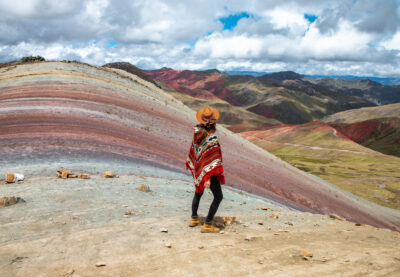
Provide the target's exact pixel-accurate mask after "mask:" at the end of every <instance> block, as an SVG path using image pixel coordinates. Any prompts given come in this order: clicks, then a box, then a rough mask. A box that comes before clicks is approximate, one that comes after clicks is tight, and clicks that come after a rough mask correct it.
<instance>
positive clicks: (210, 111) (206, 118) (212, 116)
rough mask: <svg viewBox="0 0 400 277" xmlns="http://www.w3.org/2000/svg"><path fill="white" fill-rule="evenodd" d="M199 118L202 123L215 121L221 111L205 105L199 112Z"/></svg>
mask: <svg viewBox="0 0 400 277" xmlns="http://www.w3.org/2000/svg"><path fill="white" fill-rule="evenodd" d="M196 117H197V120H198V121H199V122H200V123H202V124H207V123H210V124H212V123H215V122H217V120H218V118H219V112H218V110H217V109H214V108H211V107H209V106H205V107H204V108H203V109H201V110H199V111H198V112H197V115H196Z"/></svg>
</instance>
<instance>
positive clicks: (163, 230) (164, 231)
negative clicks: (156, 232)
mask: <svg viewBox="0 0 400 277" xmlns="http://www.w3.org/2000/svg"><path fill="white" fill-rule="evenodd" d="M160 232H161V233H168V229H167V228H161V229H160Z"/></svg>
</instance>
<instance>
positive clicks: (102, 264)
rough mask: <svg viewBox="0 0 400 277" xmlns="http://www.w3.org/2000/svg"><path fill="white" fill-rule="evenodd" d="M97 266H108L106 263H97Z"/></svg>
mask: <svg viewBox="0 0 400 277" xmlns="http://www.w3.org/2000/svg"><path fill="white" fill-rule="evenodd" d="M96 266H97V267H101V266H106V263H104V262H98V263H96Z"/></svg>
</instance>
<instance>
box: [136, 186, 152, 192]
mask: <svg viewBox="0 0 400 277" xmlns="http://www.w3.org/2000/svg"><path fill="white" fill-rule="evenodd" d="M137 189H138V190H139V191H141V192H150V187H149V186H147V185H140V186H139V187H138V188H137Z"/></svg>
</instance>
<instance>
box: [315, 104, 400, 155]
mask: <svg viewBox="0 0 400 277" xmlns="http://www.w3.org/2000/svg"><path fill="white" fill-rule="evenodd" d="M323 120H324V121H325V122H327V123H329V124H330V125H331V126H333V127H335V128H336V129H337V130H338V131H340V132H341V133H343V134H344V135H346V136H347V137H348V138H350V139H352V140H353V141H355V142H357V143H360V144H362V145H364V146H365V147H368V148H371V149H374V150H376V151H379V152H381V153H384V154H387V155H395V156H400V104H390V105H385V106H379V107H371V108H362V109H355V110H349V111H345V112H340V113H337V114H333V115H330V116H328V117H326V118H324V119H323Z"/></svg>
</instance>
